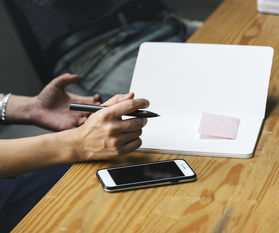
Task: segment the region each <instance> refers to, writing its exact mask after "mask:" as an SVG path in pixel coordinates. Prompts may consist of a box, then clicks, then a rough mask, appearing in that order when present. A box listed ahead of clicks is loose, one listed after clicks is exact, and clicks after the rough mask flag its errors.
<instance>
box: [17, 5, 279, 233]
mask: <svg viewBox="0 0 279 233" xmlns="http://www.w3.org/2000/svg"><path fill="white" fill-rule="evenodd" d="M189 42H196V43H222V44H250V45H268V46H272V47H273V48H274V49H275V57H274V63H273V71H272V76H271V83H270V88H269V97H268V104H267V115H266V121H265V123H264V127H263V130H262V132H261V135H260V138H259V142H258V145H257V148H256V151H255V155H254V158H252V159H228V158H211V157H197V156H175V155H162V154H140V153H132V154H130V155H128V156H125V157H122V158H121V159H120V160H118V161H113V162H111V161H110V162H97V163H81V164H77V165H75V166H73V167H72V168H71V169H70V170H69V171H68V173H67V174H66V175H65V176H64V177H63V178H62V179H61V180H60V181H59V182H58V183H57V184H56V185H55V186H54V187H53V188H52V189H51V190H50V192H49V193H48V194H47V195H46V196H45V197H44V198H43V199H42V200H41V201H40V202H39V203H38V204H37V205H36V206H35V207H34V209H33V210H32V211H31V212H30V213H29V214H28V215H27V216H26V217H25V218H24V219H23V220H22V221H21V222H20V223H19V224H18V226H17V227H16V228H15V229H14V231H13V232H40V233H42V232H46V233H50V232H96V233H97V232H98V233H101V232H112V233H116V232H117V233H118V232H121V233H122V232H151V233H158V232H166V233H171V232H177V233H184V232H187V233H189V232H206V233H207V232H215V228H216V227H217V225H218V224H219V222H220V221H221V220H222V216H223V215H224V214H225V213H226V215H227V216H228V218H227V219H225V220H227V224H224V226H223V230H224V231H223V232H230V233H231V232H235V233H240V232H241V233H247V232H251V233H256V232H261V233H276V232H279V120H278V117H279V106H278V101H279V57H278V49H279V16H274V15H264V14H258V13H257V11H256V0H227V1H225V2H224V3H223V4H222V5H221V6H220V7H219V8H218V9H217V10H216V11H215V12H214V14H213V15H212V16H211V17H209V19H208V20H207V21H206V23H205V24H204V26H203V27H202V28H201V29H200V30H198V31H197V32H196V33H195V34H194V35H193V36H192V37H191V38H190V40H189ZM251 85H253V84H252V83H251ZM173 158H184V159H186V160H187V161H188V162H189V163H190V165H191V166H192V167H193V169H194V170H195V171H196V172H197V174H198V178H199V179H198V181H197V182H193V183H189V184H181V185H173V186H165V187H159V188H149V189H145V190H135V191H129V192H122V193H113V194H112V193H106V192H104V191H103V189H102V188H101V186H100V184H99V182H98V181H97V178H96V176H95V172H96V170H97V169H99V168H104V167H110V166H116V165H120V164H121V165H122V164H133V163H139V162H146V161H156V160H165V159H173ZM224 222H226V221H224ZM221 228H222V227H221Z"/></svg>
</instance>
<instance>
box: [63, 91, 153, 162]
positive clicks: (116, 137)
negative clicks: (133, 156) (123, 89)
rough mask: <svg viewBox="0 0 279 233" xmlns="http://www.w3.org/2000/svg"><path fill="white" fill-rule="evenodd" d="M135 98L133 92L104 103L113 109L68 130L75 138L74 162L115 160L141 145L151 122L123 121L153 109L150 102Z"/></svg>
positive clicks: (100, 112) (106, 109)
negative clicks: (145, 130)
mask: <svg viewBox="0 0 279 233" xmlns="http://www.w3.org/2000/svg"><path fill="white" fill-rule="evenodd" d="M133 98H134V94H133V93H129V94H126V95H116V96H114V97H113V98H111V99H109V100H108V101H107V102H106V103H104V106H110V107H107V108H105V109H102V110H100V111H98V112H96V113H94V114H91V116H90V117H89V118H88V119H87V121H86V122H85V123H84V124H83V125H82V126H80V127H78V128H75V129H72V130H70V131H67V132H68V133H70V135H72V137H73V138H74V139H73V140H72V141H73V143H74V148H75V153H74V154H75V156H76V157H75V158H74V161H89V160H99V159H112V158H115V157H117V156H119V155H124V154H127V153H129V152H131V151H134V150H136V149H137V148H139V147H140V146H141V143H142V142H141V139H140V135H141V134H142V128H143V127H144V126H145V124H146V123H147V119H146V118H130V119H126V120H122V118H121V117H122V116H123V115H125V114H127V113H131V112H134V111H136V110H138V109H141V108H147V107H148V106H149V102H148V101H147V100H145V99H133Z"/></svg>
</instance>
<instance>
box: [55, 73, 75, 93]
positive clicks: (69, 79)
mask: <svg viewBox="0 0 279 233" xmlns="http://www.w3.org/2000/svg"><path fill="white" fill-rule="evenodd" d="M78 79H79V76H77V75H75V74H68V73H66V74H62V75H60V76H59V77H57V78H55V79H53V80H52V81H51V83H52V84H53V85H54V86H56V87H58V88H59V89H62V90H63V89H65V87H66V86H68V85H69V84H72V83H75V82H77V80H78Z"/></svg>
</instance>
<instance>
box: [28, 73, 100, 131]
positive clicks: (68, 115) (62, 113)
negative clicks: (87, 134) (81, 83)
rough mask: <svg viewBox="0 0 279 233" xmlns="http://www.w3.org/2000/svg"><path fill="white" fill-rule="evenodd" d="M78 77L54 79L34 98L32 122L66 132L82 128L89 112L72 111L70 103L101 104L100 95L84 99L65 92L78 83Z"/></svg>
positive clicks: (68, 76) (70, 76)
mask: <svg viewBox="0 0 279 233" xmlns="http://www.w3.org/2000/svg"><path fill="white" fill-rule="evenodd" d="M78 79H79V77H78V76H77V75H73V74H63V75H61V76H59V77H57V78H55V79H53V80H52V81H51V82H50V83H49V84H48V85H47V86H46V87H45V88H44V89H43V90H42V91H41V92H40V94H39V95H37V96H35V97H34V102H33V103H34V104H33V107H32V121H33V123H35V124H36V125H39V126H41V127H44V128H48V129H52V130H64V129H70V128H73V127H77V126H80V125H81V124H83V123H84V122H85V120H86V119H87V117H88V116H89V115H90V113H89V112H79V111H70V110H69V104H70V103H82V104H92V105H99V104H101V97H100V95H98V94H96V95H94V96H92V97H84V96H79V95H75V94H71V93H68V92H66V91H65V87H66V86H67V85H69V84H72V83H74V82H76V81H77V80H78Z"/></svg>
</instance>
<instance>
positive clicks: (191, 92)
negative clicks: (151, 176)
mask: <svg viewBox="0 0 279 233" xmlns="http://www.w3.org/2000/svg"><path fill="white" fill-rule="evenodd" d="M272 57H273V49H272V48H270V47H262V46H240V45H215V44H191V43H156V42H154V43H152V42H151V43H150V42H149V43H144V44H142V45H141V48H140V51H139V55H138V58H137V63H136V66H135V70H134V74H133V79H132V84H131V88H130V90H131V91H133V92H135V94H136V97H137V98H140V97H144V98H146V99H148V100H149V101H150V103H151V104H150V107H149V109H148V110H150V111H153V112H156V113H158V114H160V115H161V116H160V117H157V118H150V119H149V120H148V124H147V125H146V127H145V128H144V130H143V135H142V139H143V145H142V147H141V148H140V150H141V151H148V152H158V153H173V154H185V155H206V156H220V157H233V158H250V157H251V156H252V155H253V152H254V149H255V145H256V142H257V138H258V135H259V133H260V130H261V126H262V123H263V119H264V115H265V106H266V99H267V92H268V84H269V77H270V72H271V66H272ZM204 114H209V115H210V114H212V115H213V116H214V115H216V116H221V117H222V116H226V117H229V118H232V119H237V120H238V125H237V129H236V130H237V131H236V132H234V133H236V136H235V138H222V137H214V136H213V137H202V136H203V135H201V133H200V132H199V129H200V128H201V119H202V117H203V116H204ZM217 122H218V120H217ZM215 123H216V122H215ZM207 124H209V125H208V126H209V127H210V126H212V125H211V124H210V122H209V123H208V122H207ZM218 125H219V124H217V127H218ZM205 128H206V127H205Z"/></svg>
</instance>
